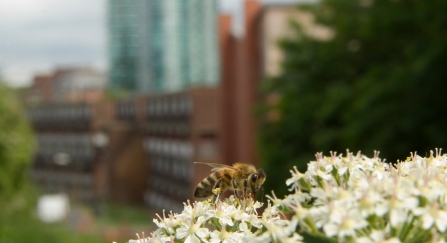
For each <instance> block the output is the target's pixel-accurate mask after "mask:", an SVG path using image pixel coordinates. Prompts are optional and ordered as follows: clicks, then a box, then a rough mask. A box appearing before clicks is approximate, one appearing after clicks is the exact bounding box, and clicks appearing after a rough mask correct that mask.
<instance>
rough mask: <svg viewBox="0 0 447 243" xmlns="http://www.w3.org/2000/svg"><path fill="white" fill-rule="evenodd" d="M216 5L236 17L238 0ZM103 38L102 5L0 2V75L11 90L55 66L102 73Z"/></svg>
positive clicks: (87, 0) (92, 0)
mask: <svg viewBox="0 0 447 243" xmlns="http://www.w3.org/2000/svg"><path fill="white" fill-rule="evenodd" d="M219 1H220V4H219V5H220V9H221V11H225V12H233V13H236V15H238V18H240V14H241V12H242V11H241V8H240V6H241V2H242V1H243V0H219ZM273 1H274V0H273ZM106 34H107V33H106V0H0V74H1V75H2V77H3V79H4V80H5V81H6V82H7V83H8V84H10V85H11V86H15V87H17V86H26V85H28V84H29V83H30V82H31V79H32V77H33V76H34V75H35V74H36V73H46V72H49V71H51V70H52V69H54V68H56V67H64V66H77V65H82V66H93V67H96V68H98V69H100V70H106V67H107V60H106V57H107V52H106V43H107V42H106V37H107V36H106Z"/></svg>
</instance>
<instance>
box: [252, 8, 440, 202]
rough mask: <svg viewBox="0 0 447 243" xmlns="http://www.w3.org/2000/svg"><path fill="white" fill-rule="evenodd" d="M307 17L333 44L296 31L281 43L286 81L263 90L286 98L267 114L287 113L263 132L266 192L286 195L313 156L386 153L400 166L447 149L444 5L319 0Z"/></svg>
mask: <svg viewBox="0 0 447 243" xmlns="http://www.w3.org/2000/svg"><path fill="white" fill-rule="evenodd" d="M304 8H305V9H306V10H308V11H310V12H311V13H312V14H313V15H314V16H315V21H316V23H319V24H323V25H325V26H327V27H329V28H330V29H331V30H333V31H334V33H335V36H334V37H333V38H332V39H331V40H329V41H321V40H316V39H314V38H311V37H309V36H306V35H305V33H304V31H303V30H302V28H301V26H300V25H299V24H296V25H295V27H294V31H295V32H296V33H297V37H296V38H294V39H285V40H282V41H281V42H280V45H281V48H282V49H283V51H284V52H285V54H286V55H285V56H286V57H285V60H284V63H283V73H282V74H281V75H280V76H278V77H274V78H271V79H269V80H267V81H266V82H265V86H264V87H263V88H264V92H265V93H266V94H272V93H275V94H277V95H278V96H279V97H281V98H280V101H279V102H278V103H275V104H267V105H265V106H264V107H263V109H262V110H263V113H262V114H264V115H265V114H268V113H269V112H271V111H275V112H278V113H279V114H280V119H278V120H275V121H271V120H270V121H268V120H267V119H265V121H263V123H262V124H261V129H260V139H259V144H260V148H261V149H260V151H261V157H262V159H263V161H264V167H265V169H266V170H267V171H269V178H268V180H267V181H266V189H267V191H270V190H272V189H275V191H276V190H277V193H278V194H279V195H284V194H285V192H286V191H285V190H284V189H282V188H283V187H280V186H279V185H278V184H277V182H278V181H283V180H284V178H287V168H290V167H291V166H292V165H296V164H298V165H299V166H298V168H299V169H300V171H305V168H306V161H309V160H310V159H311V158H312V157H314V151H330V150H333V151H339V152H341V151H344V150H345V149H346V148H348V147H349V148H352V149H354V150H362V151H364V152H366V153H367V154H372V152H373V149H380V150H381V153H382V155H383V156H382V157H385V158H387V160H388V161H396V160H397V159H404V158H402V157H399V156H401V155H402V154H406V153H407V151H416V150H417V151H419V152H420V153H421V154H424V153H426V152H428V150H429V149H430V148H433V147H446V146H445V145H446V143H447V114H446V113H445V104H446V103H447V96H446V95H444V94H443V91H444V90H446V89H447V82H445V81H446V80H447V73H446V72H445V71H444V69H445V64H446V63H447V31H446V30H447V12H445V9H447V2H446V1H444V0H433V1H430V2H427V1H421V0H405V1H402V0H358V1H353V0H322V1H321V2H320V3H319V4H316V5H310V6H304ZM281 190H282V191H281Z"/></svg>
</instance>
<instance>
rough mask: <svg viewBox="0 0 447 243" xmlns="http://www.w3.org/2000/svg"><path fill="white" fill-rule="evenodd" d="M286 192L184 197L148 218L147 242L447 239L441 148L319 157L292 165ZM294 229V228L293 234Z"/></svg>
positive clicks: (446, 164)
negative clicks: (389, 159) (393, 157)
mask: <svg viewBox="0 0 447 243" xmlns="http://www.w3.org/2000/svg"><path fill="white" fill-rule="evenodd" d="M291 173H292V178H290V179H288V180H287V181H286V184H287V185H288V186H289V187H290V189H289V190H290V191H291V194H289V195H287V196H286V197H285V198H284V199H278V198H277V197H276V196H275V195H274V194H273V196H272V197H269V199H270V201H271V202H269V203H268V205H267V207H266V208H265V209H264V212H263V213H262V215H258V212H257V209H259V208H260V207H261V206H262V204H261V203H259V202H256V201H253V200H252V199H250V198H248V199H242V200H240V199H235V198H234V197H233V196H231V197H230V198H227V199H224V200H219V201H217V202H216V203H214V202H211V201H203V202H195V203H194V204H193V205H191V204H190V203H189V202H188V204H185V208H184V210H183V212H182V213H180V214H173V213H171V214H169V215H168V216H167V217H166V216H165V215H163V217H160V216H159V219H154V222H155V224H156V225H157V226H158V229H157V230H156V231H155V232H153V233H152V234H151V236H150V237H147V238H144V237H143V238H141V239H139V240H131V241H129V243H146V242H197V243H198V242H301V241H302V240H303V238H302V237H301V235H300V234H304V233H305V234H309V235H311V236H314V237H317V238H318V239H320V240H321V241H324V242H359V243H369V242H382V243H385V242H388V243H391V242H393V243H394V242H439V243H441V242H447V233H446V230H447V159H446V155H445V154H444V155H441V150H439V151H438V150H436V153H435V154H433V152H432V153H431V155H430V157H428V158H422V157H420V156H418V155H416V154H411V157H409V158H408V159H407V160H406V161H403V162H397V163H396V164H388V163H385V162H384V161H382V160H381V159H380V158H379V156H378V153H377V152H375V154H374V157H373V158H368V157H366V156H364V155H361V154H360V153H358V154H357V155H353V154H352V153H349V151H348V153H347V156H345V157H343V156H342V155H336V153H332V152H331V156H329V157H324V156H323V155H322V153H318V154H317V155H316V161H312V162H310V163H309V164H308V169H307V171H306V172H305V173H304V174H302V173H300V172H299V171H298V170H297V169H296V168H294V170H291ZM299 233H300V234H299Z"/></svg>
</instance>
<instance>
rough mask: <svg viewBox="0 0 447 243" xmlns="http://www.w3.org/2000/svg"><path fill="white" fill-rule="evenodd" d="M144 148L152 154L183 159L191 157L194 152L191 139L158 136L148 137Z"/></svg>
mask: <svg viewBox="0 0 447 243" xmlns="http://www.w3.org/2000/svg"><path fill="white" fill-rule="evenodd" d="M143 148H144V149H145V150H146V151H147V152H149V153H150V154H154V155H163V156H168V157H173V158H182V159H191V158H192V156H193V153H194V149H193V146H192V144H191V142H190V141H184V140H174V139H166V138H158V137H150V138H146V139H145V141H144V142H143Z"/></svg>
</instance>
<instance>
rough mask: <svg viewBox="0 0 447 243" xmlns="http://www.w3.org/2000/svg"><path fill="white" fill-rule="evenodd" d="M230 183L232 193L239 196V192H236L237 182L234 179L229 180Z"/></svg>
mask: <svg viewBox="0 0 447 243" xmlns="http://www.w3.org/2000/svg"><path fill="white" fill-rule="evenodd" d="M231 184H232V186H233V191H234V195H235V196H236V197H237V198H239V193H238V192H237V183H236V181H235V180H231Z"/></svg>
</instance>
